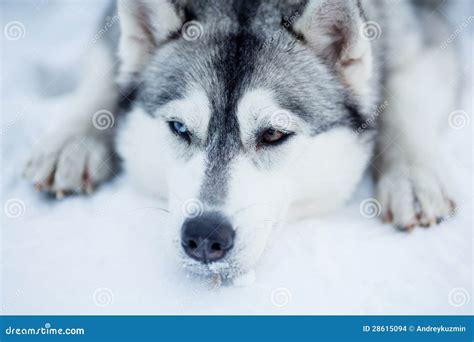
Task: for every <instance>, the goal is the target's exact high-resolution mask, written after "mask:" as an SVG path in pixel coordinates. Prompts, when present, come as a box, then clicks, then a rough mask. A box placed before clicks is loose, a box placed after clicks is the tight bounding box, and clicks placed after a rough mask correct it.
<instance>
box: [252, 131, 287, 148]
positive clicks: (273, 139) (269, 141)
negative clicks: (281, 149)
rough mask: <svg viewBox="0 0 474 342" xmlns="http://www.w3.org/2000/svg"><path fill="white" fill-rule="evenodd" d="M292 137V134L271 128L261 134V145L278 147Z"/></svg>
mask: <svg viewBox="0 0 474 342" xmlns="http://www.w3.org/2000/svg"><path fill="white" fill-rule="evenodd" d="M290 135H291V133H287V132H282V131H279V130H276V129H273V128H269V129H266V130H265V131H264V132H263V133H262V134H261V136H260V139H259V145H276V144H278V143H281V142H283V141H285V140H286V139H287V138H288V137H289V136H290Z"/></svg>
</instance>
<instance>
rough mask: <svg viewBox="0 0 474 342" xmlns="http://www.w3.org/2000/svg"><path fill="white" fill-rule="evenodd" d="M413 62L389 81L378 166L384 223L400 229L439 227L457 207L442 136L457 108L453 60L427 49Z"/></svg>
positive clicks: (448, 54) (449, 53)
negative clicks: (441, 129) (454, 207)
mask: <svg viewBox="0 0 474 342" xmlns="http://www.w3.org/2000/svg"><path fill="white" fill-rule="evenodd" d="M412 57H413V58H411V59H409V60H407V61H406V63H404V64H403V65H401V66H400V67H399V68H398V69H397V70H396V71H394V72H393V73H392V74H391V75H390V79H389V80H388V83H387V86H388V88H387V100H388V107H387V110H386V112H385V113H384V114H383V116H382V117H381V122H380V124H381V127H380V128H381V131H380V137H379V143H378V149H377V153H376V156H375V161H374V166H375V170H374V172H375V176H376V179H377V195H378V199H379V201H380V203H381V206H382V211H383V213H384V218H385V220H386V221H389V222H393V224H394V225H395V226H397V227H399V228H400V229H411V228H413V227H415V226H416V225H420V226H430V225H432V224H435V223H439V222H440V221H441V220H442V219H443V218H444V217H446V216H448V215H449V214H450V212H451V211H452V208H453V206H454V202H453V197H452V193H451V191H452V188H451V184H450V181H449V177H448V171H447V165H446V164H445V163H444V162H443V161H442V160H441V155H440V153H439V151H440V150H439V143H440V141H439V133H440V132H439V131H440V128H441V127H442V126H446V125H447V124H448V119H447V118H448V115H449V113H450V112H452V111H453V110H454V109H455V108H454V103H455V92H456V83H457V82H456V79H455V78H456V77H457V70H456V59H455V55H454V53H453V51H450V50H448V49H445V50H441V49H439V48H433V49H426V48H424V49H421V51H418V52H417V54H416V55H414V56H412Z"/></svg>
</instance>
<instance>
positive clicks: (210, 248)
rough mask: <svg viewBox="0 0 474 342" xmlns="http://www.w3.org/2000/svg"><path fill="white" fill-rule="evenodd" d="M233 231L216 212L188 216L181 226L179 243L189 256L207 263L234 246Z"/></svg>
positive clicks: (219, 257) (220, 257)
mask: <svg viewBox="0 0 474 342" xmlns="http://www.w3.org/2000/svg"><path fill="white" fill-rule="evenodd" d="M234 237H235V231H234V229H233V228H232V225H231V224H230V222H229V221H228V220H227V219H226V218H225V217H224V216H222V215H221V214H220V213H217V212H209V213H203V214H201V215H200V216H198V217H194V218H188V219H187V220H186V221H184V223H183V226H182V228H181V245H182V246H183V248H184V251H185V252H186V254H187V255H188V256H190V257H191V258H193V259H195V260H197V261H200V262H202V263H205V264H208V263H211V262H214V261H217V260H220V259H222V258H223V257H224V256H225V255H226V254H227V252H228V251H229V250H231V249H232V247H233V246H234Z"/></svg>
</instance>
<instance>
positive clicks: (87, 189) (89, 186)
mask: <svg viewBox="0 0 474 342" xmlns="http://www.w3.org/2000/svg"><path fill="white" fill-rule="evenodd" d="M94 190H95V188H94V185H93V184H92V183H90V182H87V183H86V184H85V186H84V192H85V193H86V194H87V195H90V194H92V193H93V192H94Z"/></svg>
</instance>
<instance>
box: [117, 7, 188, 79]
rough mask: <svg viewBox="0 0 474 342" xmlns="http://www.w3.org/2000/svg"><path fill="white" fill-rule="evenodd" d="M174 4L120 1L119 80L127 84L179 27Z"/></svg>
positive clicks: (180, 22) (180, 21)
mask: <svg viewBox="0 0 474 342" xmlns="http://www.w3.org/2000/svg"><path fill="white" fill-rule="evenodd" d="M176 6H177V5H175V4H173V3H172V2H171V1H170V0H119V1H118V14H119V18H120V29H121V35H120V45H119V57H120V59H121V66H120V71H119V76H118V82H119V84H121V85H122V86H126V85H128V84H130V83H131V82H133V81H134V78H135V77H136V75H137V74H139V73H140V72H141V71H142V69H143V67H144V66H145V65H146V63H147V62H148V60H149V57H150V56H151V54H152V53H153V52H154V51H155V50H156V49H157V48H158V47H160V46H161V45H162V44H163V43H164V42H165V41H166V40H167V39H168V37H169V35H170V34H171V33H173V32H175V31H177V30H179V29H180V27H181V24H182V20H181V18H180V16H179V14H178V10H177V7H176Z"/></svg>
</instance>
